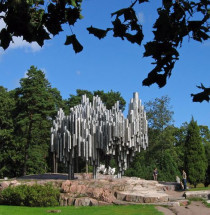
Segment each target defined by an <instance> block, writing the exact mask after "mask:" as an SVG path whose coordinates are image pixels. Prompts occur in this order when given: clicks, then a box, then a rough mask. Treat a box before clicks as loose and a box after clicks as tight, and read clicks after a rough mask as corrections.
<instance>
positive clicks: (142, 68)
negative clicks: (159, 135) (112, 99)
mask: <svg viewBox="0 0 210 215" xmlns="http://www.w3.org/2000/svg"><path fill="white" fill-rule="evenodd" d="M153 2H154V3H153ZM153 2H152V3H145V4H142V5H141V6H139V7H137V15H138V17H139V21H140V22H141V23H142V24H143V31H144V34H145V39H144V41H143V44H145V42H147V41H149V40H151V39H152V38H153V35H152V33H151V30H152V24H153V23H154V20H155V18H156V17H157V14H156V10H155V8H156V7H157V6H158V3H159V2H160V1H153ZM129 3H130V1H127V0H126V1H120V0H106V1H104V0H86V1H84V3H83V11H82V14H83V16H84V19H82V20H80V21H78V22H77V23H76V24H75V26H74V27H73V28H72V31H73V32H74V33H75V34H76V35H77V37H78V40H79V41H80V42H81V43H82V44H83V46H84V50H83V52H82V53H78V54H75V53H74V51H73V49H72V47H71V46H64V45H63V44H64V42H65V38H66V34H69V35H70V34H71V30H70V28H69V27H68V26H64V29H65V31H64V32H62V33H60V34H59V35H58V36H56V37H54V38H53V39H52V40H50V41H47V42H45V45H44V46H43V47H42V48H40V47H39V46H38V45H37V44H36V43H32V44H28V43H26V42H25V41H22V39H21V38H14V41H15V43H14V44H11V47H10V48H9V49H8V50H6V51H3V50H0V74H1V78H0V85H3V86H4V87H6V88H8V90H12V89H14V88H16V87H18V86H19V80H20V79H21V78H23V77H24V76H25V74H26V71H27V70H28V69H29V68H30V66H31V65H35V66H36V67H37V68H38V69H42V70H43V71H44V72H45V73H46V77H47V79H48V80H49V82H50V83H51V84H52V87H56V88H57V89H58V90H59V91H60V92H61V95H62V97H63V98H68V97H69V94H75V93H76V89H86V90H89V91H94V90H104V91H105V92H107V91H110V90H113V91H119V92H121V95H122V96H123V98H124V99H125V100H126V102H127V105H128V103H129V101H130V98H131V97H132V96H133V92H139V96H140V98H141V99H142V101H143V102H147V101H149V100H153V99H155V98H156V97H161V96H163V95H168V96H169V97H170V98H171V106H172V109H173V111H174V121H175V122H174V124H175V126H180V125H181V124H182V123H183V122H186V121H187V122H189V121H190V119H191V117H192V116H193V117H194V119H195V120H197V122H198V124H200V125H208V126H209V127H210V104H209V103H207V102H203V103H193V102H192V98H191V96H190V94H191V93H197V92H199V90H198V89H197V88H196V85H200V83H203V84H204V85H205V86H206V87H209V82H210V74H209V61H210V55H209V53H210V52H209V51H210V42H209V41H208V42H205V43H202V44H201V43H198V42H194V41H192V40H190V41H188V39H186V40H185V41H184V42H183V46H182V48H181V49H180V50H179V52H180V60H179V61H177V63H176V65H175V68H174V70H173V72H172V76H171V78H170V79H169V80H168V83H167V85H166V86H165V87H164V88H162V89H159V88H158V86H157V85H152V86H151V87H143V86H142V81H143V79H144V78H146V77H147V74H148V72H149V71H151V69H152V68H153V67H152V65H151V64H150V63H151V62H152V59H150V58H143V52H144V47H143V44H142V46H141V47H139V46H138V45H133V44H130V43H129V42H127V41H122V40H121V39H119V38H112V33H109V35H108V37H107V38H105V39H103V40H98V39H97V38H95V37H94V36H92V35H90V34H89V33H88V32H87V30H86V28H87V27H89V26H91V25H93V26H94V27H98V28H106V27H110V26H111V24H110V14H111V13H112V12H114V11H116V10H118V9H121V8H123V7H126V6H128V5H129ZM3 26H4V23H3V22H2V21H1V22H0V28H2V27H3ZM124 114H125V115H127V108H126V110H125V112H124Z"/></svg>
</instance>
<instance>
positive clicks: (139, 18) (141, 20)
mask: <svg viewBox="0 0 210 215" xmlns="http://www.w3.org/2000/svg"><path fill="white" fill-rule="evenodd" d="M137 18H138V21H139V22H140V23H141V24H143V23H144V22H145V17H144V13H143V12H139V13H138V14H137Z"/></svg>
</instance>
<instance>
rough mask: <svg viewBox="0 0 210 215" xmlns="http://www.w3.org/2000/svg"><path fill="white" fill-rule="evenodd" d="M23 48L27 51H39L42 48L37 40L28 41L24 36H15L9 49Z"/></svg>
mask: <svg viewBox="0 0 210 215" xmlns="http://www.w3.org/2000/svg"><path fill="white" fill-rule="evenodd" d="M17 48H23V49H24V50H25V51H26V52H37V51H39V50H40V49H41V47H40V46H39V45H38V43H37V42H32V43H28V42H26V41H25V40H23V37H13V42H11V43H10V46H9V49H17Z"/></svg>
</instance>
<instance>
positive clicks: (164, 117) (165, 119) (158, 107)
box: [145, 96, 174, 131]
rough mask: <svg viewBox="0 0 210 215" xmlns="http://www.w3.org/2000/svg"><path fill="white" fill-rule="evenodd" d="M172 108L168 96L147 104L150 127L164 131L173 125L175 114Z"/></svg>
mask: <svg viewBox="0 0 210 215" xmlns="http://www.w3.org/2000/svg"><path fill="white" fill-rule="evenodd" d="M171 108H172V107H171V106H170V98H169V97H168V96H162V97H161V98H155V100H154V101H149V102H146V103H145V110H146V112H147V118H148V124H149V127H150V128H153V129H155V130H159V131H163V130H164V129H165V128H166V127H167V126H170V125H172V123H173V114H174V112H173V111H172V110H171Z"/></svg>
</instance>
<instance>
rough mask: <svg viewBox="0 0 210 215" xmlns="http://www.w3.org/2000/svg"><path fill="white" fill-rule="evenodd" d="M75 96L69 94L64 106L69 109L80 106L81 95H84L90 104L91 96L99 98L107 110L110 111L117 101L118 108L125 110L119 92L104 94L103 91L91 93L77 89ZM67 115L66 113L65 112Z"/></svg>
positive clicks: (123, 101)
mask: <svg viewBox="0 0 210 215" xmlns="http://www.w3.org/2000/svg"><path fill="white" fill-rule="evenodd" d="M76 93H77V95H73V94H70V98H69V99H68V100H67V101H66V105H67V106H68V107H69V108H71V107H74V106H75V105H78V104H80V102H81V99H82V95H86V96H87V97H88V98H89V100H90V101H91V102H92V100H93V96H97V95H98V96H99V97H100V98H101V100H102V101H103V102H104V104H105V105H106V107H107V109H111V108H112V106H114V104H115V103H116V102H117V101H119V107H120V109H121V110H122V111H123V110H124V109H125V104H126V102H125V100H124V99H123V97H122V96H121V94H120V92H114V91H112V90H111V91H109V92H107V93H105V92H104V91H103V90H98V91H93V92H90V91H88V90H81V89H77V90H76ZM66 112H67V113H68V111H66Z"/></svg>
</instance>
